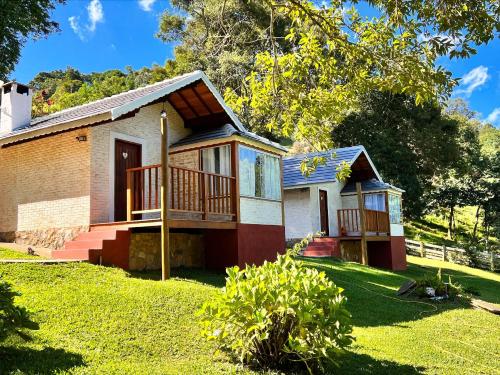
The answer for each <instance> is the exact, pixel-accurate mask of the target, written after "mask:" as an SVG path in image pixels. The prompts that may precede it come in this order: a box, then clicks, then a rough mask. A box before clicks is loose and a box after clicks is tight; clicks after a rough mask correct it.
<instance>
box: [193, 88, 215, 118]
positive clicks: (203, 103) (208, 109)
mask: <svg viewBox="0 0 500 375" xmlns="http://www.w3.org/2000/svg"><path fill="white" fill-rule="evenodd" d="M191 91H193V92H194V95H195V96H196V97H197V98H198V100H199V101H200V102H201V104H202V105H203V107H205V109H206V110H207V111H208V113H210V114H211V115H212V114H213V113H214V112H213V111H212V110H211V109H210V107H209V106H208V105H207V103H205V102H204V101H203V98H202V97H201V95H200V94H199V93H198V91H196V86H193V87H191Z"/></svg>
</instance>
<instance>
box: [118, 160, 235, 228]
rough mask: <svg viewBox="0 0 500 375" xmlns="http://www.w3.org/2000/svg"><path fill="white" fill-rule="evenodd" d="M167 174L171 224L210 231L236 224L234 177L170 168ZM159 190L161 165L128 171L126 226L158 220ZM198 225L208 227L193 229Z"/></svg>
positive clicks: (159, 207) (171, 166) (175, 167)
mask: <svg viewBox="0 0 500 375" xmlns="http://www.w3.org/2000/svg"><path fill="white" fill-rule="evenodd" d="M168 171H169V172H168V173H169V178H168V181H169V186H168V218H169V220H173V221H178V222H179V221H186V227H205V228H207V227H211V226H209V225H207V224H206V223H208V222H212V223H223V222H229V223H231V222H236V220H237V217H236V205H237V202H236V197H237V192H236V178H235V177H231V176H224V175H220V174H216V173H209V172H204V171H200V170H195V169H189V168H183V167H177V166H173V165H169V167H168ZM160 189H161V165H160V164H157V165H150V166H145V167H139V168H131V169H128V170H127V222H134V221H143V222H145V221H151V220H154V219H157V220H159V218H160V212H161V201H160V196H161V191H160ZM178 222H177V223H176V224H175V223H174V226H176V225H179V223H178ZM188 222H189V223H188ZM195 222H204V223H205V224H203V223H202V224H200V225H194V224H193V223H195ZM179 226H180V225H179ZM223 227H227V225H226V226H223Z"/></svg>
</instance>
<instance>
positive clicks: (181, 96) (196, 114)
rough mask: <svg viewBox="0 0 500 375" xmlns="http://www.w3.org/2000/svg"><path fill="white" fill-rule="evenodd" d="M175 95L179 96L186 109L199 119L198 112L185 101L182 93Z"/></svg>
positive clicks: (178, 92)
mask: <svg viewBox="0 0 500 375" xmlns="http://www.w3.org/2000/svg"><path fill="white" fill-rule="evenodd" d="M177 95H179V97H180V98H181V99H182V101H183V102H184V103H186V105H187V107H188V108H189V109H190V111H191V112H193V113H194V115H195V116H196V117H200V114H199V113H198V111H197V110H195V109H194V108H193V106H192V105H191V103H189V100H187V99H186V97H185V96H184V94H183V93H182V90H181V91H177Z"/></svg>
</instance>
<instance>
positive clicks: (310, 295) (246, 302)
mask: <svg viewBox="0 0 500 375" xmlns="http://www.w3.org/2000/svg"><path fill="white" fill-rule="evenodd" d="M227 274H228V277H227V278H226V287H225V288H224V289H223V290H222V292H221V293H220V294H219V295H218V296H217V297H216V298H215V299H214V300H212V301H209V302H207V303H205V305H204V306H203V307H202V309H201V312H200V314H201V315H202V316H203V324H204V330H203V335H204V336H205V337H207V338H208V339H209V340H215V341H216V342H217V344H218V345H219V347H220V348H221V349H224V350H227V351H229V352H231V353H232V354H234V355H236V356H237V357H238V359H239V360H240V361H241V362H243V363H248V364H257V365H259V366H261V367H273V368H280V367H286V366H288V365H290V364H291V363H293V362H296V361H299V362H303V363H304V364H305V365H306V366H307V367H308V368H309V369H310V368H311V366H318V367H320V368H322V367H323V364H324V362H326V361H329V362H332V363H334V364H336V363H337V362H338V355H339V354H340V353H342V352H343V349H345V348H346V347H347V346H348V345H350V344H351V342H352V341H353V337H352V336H351V335H350V334H351V332H352V326H351V323H350V314H349V312H348V311H347V309H346V308H345V304H346V299H345V297H343V296H342V289H341V288H338V287H336V286H335V284H334V283H333V282H331V281H330V280H329V279H328V278H327V277H326V275H325V274H324V273H323V272H318V270H316V269H311V268H307V267H305V266H303V264H302V262H300V261H298V260H295V259H294V258H293V257H292V256H291V255H290V254H286V255H280V256H278V259H277V260H276V262H272V263H271V262H265V263H264V264H263V265H262V266H260V267H256V266H247V268H246V269H244V270H240V269H239V268H238V267H233V268H228V269H227Z"/></svg>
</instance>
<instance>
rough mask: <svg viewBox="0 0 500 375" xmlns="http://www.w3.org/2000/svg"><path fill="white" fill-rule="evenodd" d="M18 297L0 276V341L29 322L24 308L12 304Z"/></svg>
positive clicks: (26, 325) (18, 294)
mask: <svg viewBox="0 0 500 375" xmlns="http://www.w3.org/2000/svg"><path fill="white" fill-rule="evenodd" d="M16 296H20V293H17V292H15V291H13V290H12V287H11V285H10V284H9V283H8V282H6V281H3V280H2V278H1V276H0V341H2V340H3V339H5V338H6V336H7V335H8V334H9V333H11V332H15V331H16V330H17V329H18V328H22V327H28V326H29V325H30V323H31V321H30V320H29V318H28V313H27V311H26V309H25V308H23V307H19V306H16V305H15V304H14V297H16Z"/></svg>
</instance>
